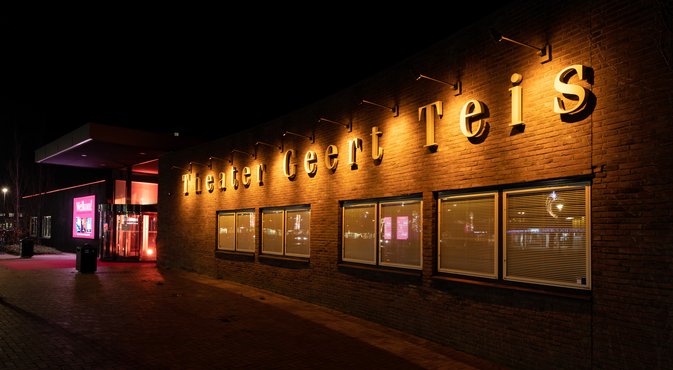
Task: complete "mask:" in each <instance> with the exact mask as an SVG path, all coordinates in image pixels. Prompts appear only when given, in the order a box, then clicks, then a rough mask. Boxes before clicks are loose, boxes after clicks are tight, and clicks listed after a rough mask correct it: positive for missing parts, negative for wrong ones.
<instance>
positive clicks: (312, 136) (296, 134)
mask: <svg viewBox="0 0 673 370" xmlns="http://www.w3.org/2000/svg"><path fill="white" fill-rule="evenodd" d="M287 135H292V136H298V137H303V138H305V139H309V140H310V141H311V143H315V133H314V134H313V135H311V136H306V135H302V134H298V133H296V132H292V131H283V137H285V136H287Z"/></svg>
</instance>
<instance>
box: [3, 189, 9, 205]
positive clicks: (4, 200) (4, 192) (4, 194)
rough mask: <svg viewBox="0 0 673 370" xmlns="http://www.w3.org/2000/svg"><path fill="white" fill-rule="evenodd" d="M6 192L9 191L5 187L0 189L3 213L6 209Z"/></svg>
mask: <svg viewBox="0 0 673 370" xmlns="http://www.w3.org/2000/svg"><path fill="white" fill-rule="evenodd" d="M8 191H9V189H7V187H6V186H5V187H3V188H2V210H3V211H5V209H6V208H7V202H6V199H7V192H8Z"/></svg>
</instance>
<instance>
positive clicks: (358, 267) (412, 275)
mask: <svg viewBox="0 0 673 370" xmlns="http://www.w3.org/2000/svg"><path fill="white" fill-rule="evenodd" d="M337 268H338V269H339V271H340V272H343V273H345V274H348V275H352V276H355V277H358V278H362V279H366V280H371V281H379V282H392V283H406V284H417V285H418V284H421V281H422V278H423V277H422V272H421V270H407V269H401V268H394V267H384V266H375V265H364V264H357V263H352V262H340V263H339V264H338V265H337Z"/></svg>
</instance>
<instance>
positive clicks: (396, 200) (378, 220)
mask: <svg viewBox="0 0 673 370" xmlns="http://www.w3.org/2000/svg"><path fill="white" fill-rule="evenodd" d="M402 203H403V204H418V211H419V220H420V226H419V229H420V235H419V239H418V257H419V260H418V265H410V264H405V263H395V262H385V261H382V253H381V241H382V237H381V234H382V232H381V228H382V227H383V217H382V214H383V211H382V209H383V206H385V205H393V204H402ZM372 205H373V206H374V209H375V223H374V224H375V239H374V248H375V256H374V261H373V262H369V261H366V260H357V259H352V258H346V257H345V253H346V242H345V240H346V238H345V235H344V234H345V232H344V230H345V227H344V223H345V210H346V208H351V207H352V208H357V207H363V206H372ZM423 231H424V230H423V198H422V197H421V196H420V195H409V196H399V197H391V198H375V199H363V200H357V201H342V202H341V253H340V256H341V262H347V263H352V264H360V265H367V266H374V267H382V268H398V269H405V270H414V271H421V270H423V234H424V232H423Z"/></svg>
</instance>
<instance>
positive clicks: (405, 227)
mask: <svg viewBox="0 0 673 370" xmlns="http://www.w3.org/2000/svg"><path fill="white" fill-rule="evenodd" d="M407 239H409V217H407V216H397V240H407Z"/></svg>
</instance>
